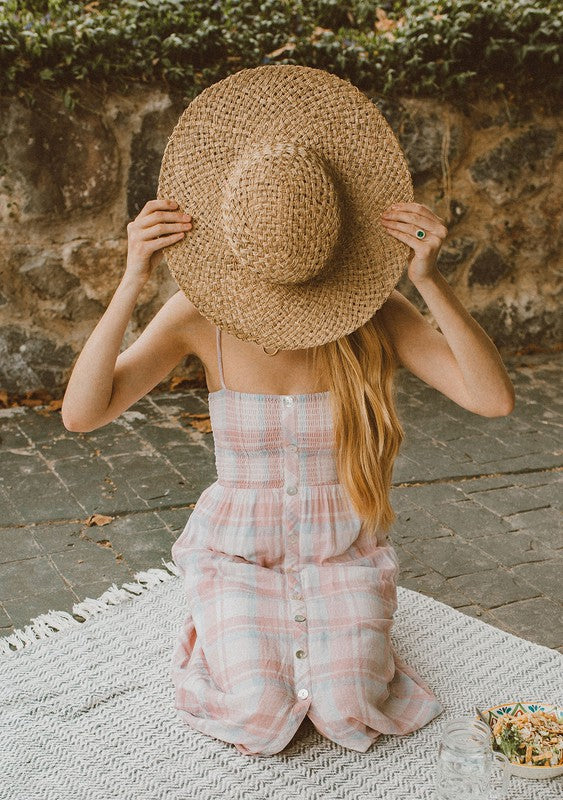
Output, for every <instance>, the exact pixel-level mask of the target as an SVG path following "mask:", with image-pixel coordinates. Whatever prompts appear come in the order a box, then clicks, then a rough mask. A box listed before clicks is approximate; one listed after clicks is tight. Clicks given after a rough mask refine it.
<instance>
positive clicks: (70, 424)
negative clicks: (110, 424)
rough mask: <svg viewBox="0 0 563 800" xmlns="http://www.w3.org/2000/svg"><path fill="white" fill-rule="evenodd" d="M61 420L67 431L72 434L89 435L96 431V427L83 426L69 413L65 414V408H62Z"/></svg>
mask: <svg viewBox="0 0 563 800" xmlns="http://www.w3.org/2000/svg"><path fill="white" fill-rule="evenodd" d="M61 420H62V423H63V425H64V426H65V428H66V429H67V431H70V432H71V433H89V432H90V431H93V430H95V426H94V427H90V426H88V425H81V424H80V420H78V419H73V418H72V415H71V414H69V413H68V411H67V413H66V414H65V410H64V408H61Z"/></svg>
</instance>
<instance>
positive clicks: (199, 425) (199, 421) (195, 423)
mask: <svg viewBox="0 0 563 800" xmlns="http://www.w3.org/2000/svg"><path fill="white" fill-rule="evenodd" d="M180 417H182V418H185V419H186V421H187V422H188V424H189V425H191V426H192V428H195V429H196V430H198V431H201V433H211V431H212V430H213V429H212V427H211V420H210V418H209V414H190V412H189V411H184V412H183V413H182V414H180Z"/></svg>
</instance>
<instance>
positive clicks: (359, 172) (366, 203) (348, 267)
mask: <svg viewBox="0 0 563 800" xmlns="http://www.w3.org/2000/svg"><path fill="white" fill-rule="evenodd" d="M277 143H281V146H282V147H285V146H286V145H287V144H289V145H290V146H295V147H296V152H297V153H301V152H305V151H306V152H307V153H311V152H312V153H313V154H314V157H315V159H316V157H317V156H318V157H319V158H320V159H321V162H322V164H324V165H325V166H326V168H327V174H329V175H330V181H329V183H330V182H332V183H331V184H330V186H328V185H327V181H324V183H323V182H321V183H319V180H320V179H317V173H316V172H314V170H313V172H312V173H311V174H312V177H311V179H310V180H307V181H305V180H304V179H302V176H301V173H299V172H295V174H294V173H291V165H290V166H289V167H288V169H289V172H287V173H284V179H283V180H282V181H276V180H275V174H274V175H273V176H270V178H269V179H268V180H270V183H269V184H268V186H267V187H266V194H262V195H260V202H261V203H263V200H262V198H263V197H265V198H266V202H265V203H263V207H261V208H260V209H259V211H260V214H259V215H258V221H259V225H260V231H261V232H262V234H263V240H264V242H265V244H268V243H272V247H273V252H274V253H278V254H279V256H280V261H283V263H284V264H285V265H287V271H288V273H289V272H291V264H292V253H294V254H295V253H298V254H299V256H300V257H303V255H304V254H305V255H306V256H309V255H310V256H311V258H312V260H314V258H315V254H316V251H317V250H319V249H322V248H319V243H323V242H325V241H327V240H328V239H329V238H330V237H331V236H332V235H333V234H334V237H335V240H334V246H332V244H331V245H330V248H329V249H327V253H329V257H328V258H327V260H326V264H324V268H323V270H322V271H321V272H319V273H318V274H313V275H312V276H311V277H308V278H306V279H304V280H299V281H297V282H293V281H289V282H284V281H283V275H282V277H281V278H279V279H277V280H266V279H265V277H264V274H262V273H261V272H260V269H259V268H258V267H259V266H260V265H261V263H262V261H264V260H265V256H264V253H263V252H262V248H261V247H260V246H259V245H258V246H256V245H255V251H253V249H252V246H249V247H246V246H245V248H244V257H243V258H241V250H237V247H233V239H232V236H231V235H229V230H228V229H226V226H225V219H226V216H225V214H226V212H225V196H226V195H225V192H226V187H227V186H229V185H232V180H233V174H236V168H237V164H240V163H241V158H242V157H244V156H245V155H247V156H248V157H249V158H252V156H253V154H254V153H256V152H263V148H264V147H268V145H269V144H270V145H273V146H275V145H276V144H277ZM268 152H269V151H268ZM291 152H293V151H291ZM313 160H314V159H313ZM288 174H289V175H290V178H289V179H288V177H287V176H288ZM323 180H324V178H323ZM327 180H328V179H327ZM229 181H231V184H229ZM332 184H333V186H334V189H335V196H336V195H337V197H338V202H337V207H336V208H335V209H334V214H335V216H334V217H330V216H329V215H326V214H325V215H323V213H322V210H321V213H317V211H318V198H319V193H320V192H323V193H324V195H323V196H325V195H327V193H328V194H330V191H331V189H332ZM243 189H244V190H245V191H246V189H247V187H245V186H244V185H243ZM262 189H264V187H262ZM249 191H250V192H252V186H251V187H250V189H249ZM269 193H271V196H272V197H273V196H274V195H275V198H276V203H275V207H274V203H273V200H272V203H271V207H270V204H269V202H268V197H270V194H269ZM157 197H159V198H161V199H173V200H176V201H177V203H178V207H179V210H181V211H185V212H186V213H189V214H191V215H192V221H193V228H192V230H191V231H189V232H187V233H186V235H185V236H184V237H183V239H182V240H180V241H178V242H177V243H174V244H172V245H171V246H169V247H167V249H166V259H167V263H168V267H169V269H170V271H171V273H172V275H173V276H174V278H175V280H176V282H177V283H178V285H179V287H180V288H181V289H182V290H183V291H184V293H185V294H186V295H187V297H188V298H189V299H190V300H191V302H192V303H193V304H194V305H195V306H196V308H197V309H198V310H199V311H200V313H201V314H202V315H203V316H204V317H206V318H207V319H209V320H210V321H211V322H213V323H214V324H215V325H217V326H219V327H220V328H221V329H222V330H225V331H227V332H228V333H231V334H232V335H234V336H236V337H238V338H239V339H243V340H249V341H254V342H257V343H259V344H262V345H264V346H265V347H273V348H278V349H282V350H294V349H300V348H308V347H313V346H315V345H320V344H324V343H325V342H329V341H332V340H334V339H337V338H339V337H341V336H344V335H345V334H347V333H350V332H351V331H354V330H356V328H358V327H360V326H361V325H363V324H364V323H365V322H367V320H368V319H370V317H372V316H373V314H374V313H375V312H376V311H377V310H378V309H379V308H380V307H381V305H382V304H383V303H384V302H385V300H386V299H387V297H388V296H389V295H390V293H391V291H392V290H393V288H394V286H396V284H397V282H398V280H399V278H400V277H401V274H402V272H403V269H404V267H405V265H406V260H407V257H408V254H409V247H408V245H406V244H405V243H403V242H400V241H399V240H397V239H395V238H394V237H393V236H391V235H390V234H389V233H387V231H386V230H385V229H384V226H383V225H382V224H381V221H380V214H381V213H382V212H383V211H384V210H385V208H387V207H388V206H389V205H390V204H392V203H397V202H412V200H413V188H412V180H411V176H410V173H409V170H408V166H407V162H406V159H405V157H404V154H403V152H402V150H401V148H400V145H399V143H398V141H397V139H396V137H395V135H394V133H393V131H392V130H391V128H390V126H389V124H388V122H387V120H386V119H385V117H384V116H383V115H382V114H381V112H380V111H379V109H378V108H377V107H376V106H375V105H374V104H373V102H372V101H371V100H369V99H368V98H367V97H366V96H365V95H364V94H363V93H362V92H360V91H359V90H358V89H357V88H356V87H355V86H353V85H352V84H350V83H349V82H348V81H345V80H342V79H341V78H338V77H337V76H335V75H332V74H331V73H328V72H326V71H324V70H320V69H314V68H311V67H302V66H294V65H277V66H276V65H265V66H261V67H256V68H253V69H243V70H241V71H239V72H237V73H234V74H233V75H230V76H229V77H227V78H225V79H224V80H222V81H219V82H218V83H215V84H213V85H212V86H210V87H208V88H207V89H205V90H204V91H203V92H201V94H199V95H198V96H197V97H196V98H195V99H194V100H193V101H192V102H191V103H190V105H189V106H188V107H187V108H186V109H185V110H184V112H183V113H182V115H181V116H180V119H179V120H178V122H177V124H176V126H175V127H174V130H173V131H172V134H171V136H170V137H169V139H168V142H167V145H166V148H165V151H164V155H163V159H162V165H161V170H160V176H159V182H158V191H157ZM245 197H246V195H244V196H242V200H241V203H240V205H239V206H238V207H236V206H235V207H236V208H237V212H240V216H241V218H243V217H244V211H245V206H244V202H245V199H244V198H245ZM286 201H287V202H286ZM327 202H328V203H330V202H331V199H330V198H329V199H328V200H327ZM280 208H282V209H285V208H287V218H286V217H284V216H283V215H280V213H278V212H279V209H280ZM292 209H297V210H296V211H295V213H294V215H293V217H292ZM307 209H310V210H311V213H310V214H309V213H308V211H307ZM269 211H271V213H270V214H269ZM288 220H289V223H288ZM230 222H231V223H232V224H234V225H235V226H236V225H237V224H238V221H237V219H232V218H231V219H230ZM244 224H245V223H244V219H242V222H241V223H240V227H241V230H242V231H243V233H244V231H245V228H244ZM323 225H325V226H326V227H325V228H323V229H322V230H320V231H319V230H318V228H319V226H320V227H322V226H323ZM311 226H316V227H315V229H314V230H313V229H311ZM331 228H335V230H331ZM302 231H303V236H302V238H299V237H300V236H301V235H302ZM313 233H314V234H315V236H312V235H311V234H313ZM305 234H307V235H305ZM252 241H253V240H252ZM285 242H287V250H284V243H285ZM311 242H314V243H315V248H316V249H315V251H313V250H310V251H309V253H308V252H307V247H310V246H311ZM276 248H277V249H276ZM305 263H307V258H305ZM255 265H256V266H257V268H256V269H255V268H254V267H255ZM278 277H279V276H278Z"/></svg>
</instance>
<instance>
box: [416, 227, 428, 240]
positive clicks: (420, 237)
mask: <svg viewBox="0 0 563 800" xmlns="http://www.w3.org/2000/svg"><path fill="white" fill-rule="evenodd" d="M416 236H417V238H418V239H424V237H425V236H426V232H425V231H423V230H422V228H419V229H418V230H417V232H416Z"/></svg>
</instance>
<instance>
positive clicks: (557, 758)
mask: <svg viewBox="0 0 563 800" xmlns="http://www.w3.org/2000/svg"><path fill="white" fill-rule="evenodd" d="M482 713H483V717H484V718H485V720H486V721H487V723H488V725H489V727H490V729H491V732H492V735H493V737H492V747H493V750H498V751H500V752H501V753H504V754H505V756H506V757H507V758H508V760H509V761H510V773H511V774H512V775H518V776H519V777H522V778H540V779H541V778H555V777H557V776H558V775H563V707H561V706H556V705H553V704H552V703H542V702H536V701H518V702H508V703H503V704H502V705H499V706H491V707H490V708H486V709H484V710H483V711H482ZM477 719H478V718H477Z"/></svg>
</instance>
